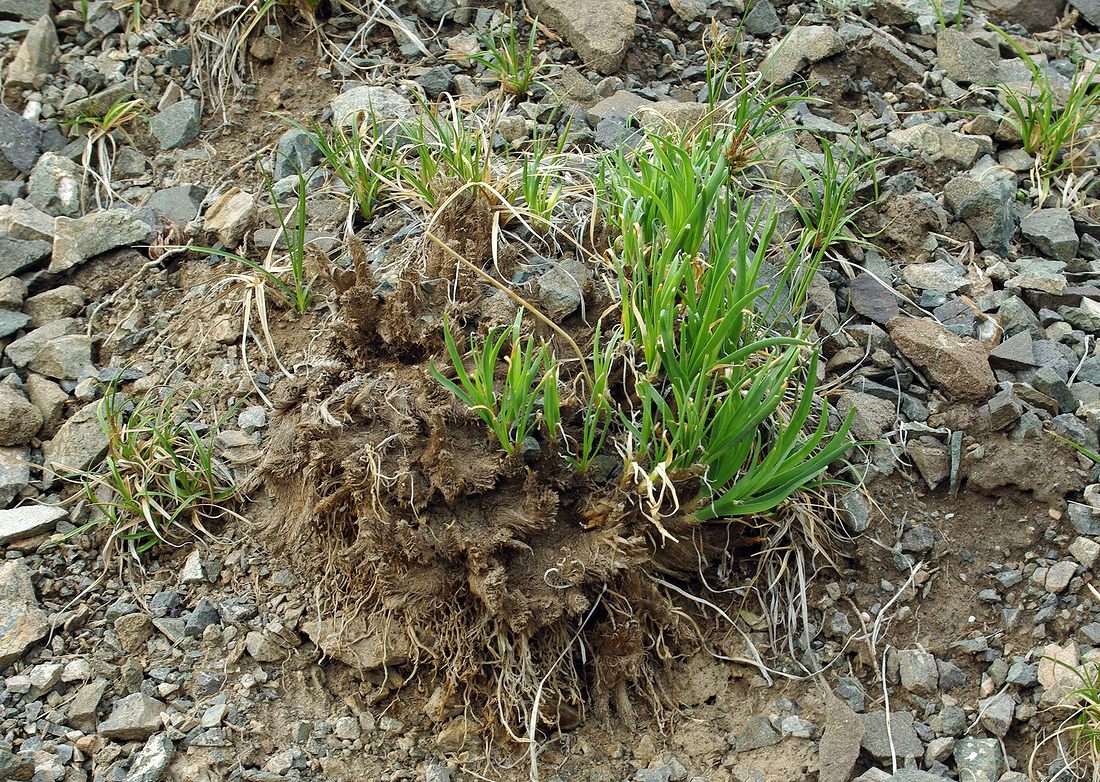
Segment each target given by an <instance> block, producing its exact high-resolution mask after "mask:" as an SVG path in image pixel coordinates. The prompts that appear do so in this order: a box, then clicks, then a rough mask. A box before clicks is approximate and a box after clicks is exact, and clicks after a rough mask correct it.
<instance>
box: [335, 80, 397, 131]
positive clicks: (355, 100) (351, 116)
mask: <svg viewBox="0 0 1100 782" xmlns="http://www.w3.org/2000/svg"><path fill="white" fill-rule="evenodd" d="M412 111H413V108H412V104H411V103H410V102H409V99H408V98H406V97H405V96H404V95H402V94H401V93H399V92H397V91H396V90H392V89H390V88H389V87H373V86H361V87H352V88H351V89H350V90H347V91H345V92H341V93H340V94H339V95H337V96H336V97H335V98H333V99H332V125H333V127H336V128H344V127H348V126H350V125H351V124H352V123H359V126H360V128H361V129H362V130H364V131H369V129H370V127H371V123H372V121H377V122H378V123H379V124H380V125H382V126H383V127H385V126H387V125H390V124H393V123H395V122H400V121H401V120H405V119H409V118H410V117H412Z"/></svg>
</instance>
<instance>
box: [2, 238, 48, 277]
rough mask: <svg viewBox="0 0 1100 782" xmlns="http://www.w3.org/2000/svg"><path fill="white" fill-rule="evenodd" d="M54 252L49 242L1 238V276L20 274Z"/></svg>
mask: <svg viewBox="0 0 1100 782" xmlns="http://www.w3.org/2000/svg"><path fill="white" fill-rule="evenodd" d="M52 250H53V246H52V245H51V244H50V243H49V242H42V241H26V240H24V239H12V238H11V237H10V236H0V276H4V277H8V276H11V275H13V274H18V273H19V272H21V271H23V270H24V269H26V268H27V267H29V266H33V265H34V264H36V263H38V262H39V261H41V260H42V259H43V258H46V257H47V256H48V255H49V254H50V252H51V251H52Z"/></svg>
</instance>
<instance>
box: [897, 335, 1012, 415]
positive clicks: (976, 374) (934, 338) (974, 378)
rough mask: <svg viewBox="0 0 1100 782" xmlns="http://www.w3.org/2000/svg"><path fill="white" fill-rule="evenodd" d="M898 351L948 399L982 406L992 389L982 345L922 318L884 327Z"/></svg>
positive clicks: (993, 384)
mask: <svg viewBox="0 0 1100 782" xmlns="http://www.w3.org/2000/svg"><path fill="white" fill-rule="evenodd" d="M886 328H887V330H888V331H889V332H890V339H892V340H893V342H894V344H895V345H896V346H897V348H898V350H900V351H901V352H902V354H903V355H905V357H906V358H908V359H909V360H910V361H912V362H913V363H914V364H916V365H917V366H918V367H919V368H920V369H922V370H923V371H924V372H926V373H927V374H928V377H929V379H930V380H931V381H932V382H933V383H934V384H935V385H936V386H937V387H938V388H939V389H940V390H941V391H943V392H944V393H945V394H946V395H947V396H948V397H951V398H952V399H971V400H976V401H982V402H984V401H985V400H987V399H988V398H989V397H990V396H991V395H992V394H993V391H994V390H995V389H996V385H997V379H996V378H995V377H994V376H993V370H992V369H991V368H990V366H989V354H988V352H987V351H986V348H985V345H983V344H982V343H981V342H978V341H977V340H974V339H970V338H969V337H960V336H958V335H956V334H953V333H951V332H950V331H948V330H947V329H946V328H944V327H943V326H941V325H940V324H939V323H936V322H935V321H933V320H929V319H926V318H906V317H897V318H893V319H892V320H891V321H890V322H889V323H887V324H886Z"/></svg>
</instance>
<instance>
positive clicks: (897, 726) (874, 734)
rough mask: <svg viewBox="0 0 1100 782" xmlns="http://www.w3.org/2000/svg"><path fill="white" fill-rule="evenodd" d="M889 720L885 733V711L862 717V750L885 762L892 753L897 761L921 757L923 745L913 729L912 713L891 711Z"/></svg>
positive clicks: (869, 713) (873, 712) (870, 713)
mask: <svg viewBox="0 0 1100 782" xmlns="http://www.w3.org/2000/svg"><path fill="white" fill-rule="evenodd" d="M889 719H890V726H889V727H890V729H889V731H887V724H886V721H887V716H886V712H885V711H872V712H868V713H867V714H864V715H863V730H864V732H863V748H864V749H865V750H867V751H868V752H870V753H871V754H872V755H873V756H874V757H876V758H878V759H879V760H885V759H887V758H889V757H891V755H892V754H893V753H896V754H897V757H898V759H899V760H901V759H902V758H919V757H922V756H923V755H924V744H923V743H922V742H921V740H920V736H918V735H917V731H916V730H915V729H914V728H913V715H912V713H911V712H908V711H892V712H890V717H889ZM891 739H893V741H891Z"/></svg>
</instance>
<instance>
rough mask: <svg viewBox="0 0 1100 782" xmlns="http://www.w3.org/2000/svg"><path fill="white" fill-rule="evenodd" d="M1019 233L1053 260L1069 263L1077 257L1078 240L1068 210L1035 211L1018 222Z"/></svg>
mask: <svg viewBox="0 0 1100 782" xmlns="http://www.w3.org/2000/svg"><path fill="white" fill-rule="evenodd" d="M1020 231H1021V233H1023V235H1024V236H1025V237H1027V239H1028V241H1030V242H1031V243H1032V244H1033V245H1035V247H1036V248H1038V250H1039V251H1040V252H1042V253H1043V254H1045V255H1047V256H1049V257H1051V258H1054V259H1055V260H1059V261H1066V262H1069V261H1072V260H1073V259H1074V258H1075V257H1076V256H1077V247H1078V245H1079V244H1080V240H1079V238H1078V236H1077V228H1076V227H1075V226H1074V223H1073V216H1072V215H1071V214H1070V213H1069V210H1068V209H1037V210H1035V211H1034V212H1032V213H1031V214H1029V215H1027V216H1026V217H1025V218H1023V219H1022V220H1021V221H1020Z"/></svg>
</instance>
